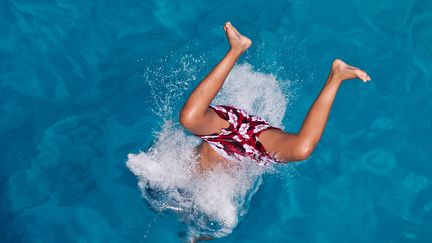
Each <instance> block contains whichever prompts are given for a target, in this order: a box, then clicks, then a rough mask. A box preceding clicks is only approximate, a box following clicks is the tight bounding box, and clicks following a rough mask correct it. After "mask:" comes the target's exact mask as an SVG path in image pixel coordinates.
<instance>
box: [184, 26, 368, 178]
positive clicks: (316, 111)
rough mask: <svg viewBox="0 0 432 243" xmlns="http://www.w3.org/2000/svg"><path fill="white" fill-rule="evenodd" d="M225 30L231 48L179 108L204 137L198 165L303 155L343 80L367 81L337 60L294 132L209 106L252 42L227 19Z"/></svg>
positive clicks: (314, 140) (281, 160) (192, 129)
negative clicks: (298, 129)
mask: <svg viewBox="0 0 432 243" xmlns="http://www.w3.org/2000/svg"><path fill="white" fill-rule="evenodd" d="M224 30H225V34H226V37H227V39H228V42H229V44H230V48H229V50H228V52H227V53H226V55H225V56H224V57H223V59H222V60H221V61H220V62H219V63H218V64H217V65H216V66H215V67H214V69H213V70H212V71H211V72H210V73H209V74H208V75H207V76H206V77H205V78H204V79H203V80H202V81H201V82H200V83H199V85H198V86H197V87H196V88H195V89H194V91H193V92H192V94H191V95H190V96H189V97H188V99H187V101H186V103H185V104H184V106H183V108H182V109H181V112H180V117H179V121H180V124H181V125H182V126H183V127H184V128H186V129H187V130H189V131H190V132H191V133H192V134H194V135H196V136H199V137H201V138H202V139H203V142H202V143H201V144H200V145H199V146H198V147H197V152H198V155H199V157H198V160H199V166H200V168H201V169H202V170H206V169H209V168H213V167H214V166H215V165H216V164H220V163H223V164H229V163H230V161H232V160H242V158H249V159H252V160H255V161H256V162H257V163H258V164H260V165H264V164H268V163H273V162H275V163H286V162H294V161H302V160H306V159H307V158H308V157H309V156H310V155H311V153H312V152H313V150H314V149H315V147H316V145H317V144H318V142H319V140H320V138H321V135H322V133H323V131H324V128H325V126H326V123H327V119H328V116H329V113H330V109H331V107H332V104H333V101H334V99H335V96H336V93H337V91H338V89H339V87H340V85H341V84H342V82H343V81H344V80H349V79H354V78H358V79H360V80H362V81H363V82H368V81H370V80H371V79H370V77H369V75H368V74H367V73H366V72H365V71H362V70H360V69H358V68H356V67H352V66H349V65H347V64H346V63H345V62H343V61H341V60H339V59H336V60H334V61H333V63H332V66H331V70H330V73H329V75H328V78H327V81H326V82H325V84H324V87H323V88H322V90H321V92H320V94H319V96H318V97H317V98H316V100H315V102H314V103H313V105H312V107H311V108H310V110H309V112H308V114H307V116H306V118H305V120H304V121H303V124H302V126H301V129H300V131H299V132H298V133H287V132H284V131H282V130H281V129H279V128H276V127H273V126H271V125H270V124H269V123H268V122H267V121H265V120H264V119H262V118H260V117H258V116H254V115H251V114H248V113H247V112H246V111H244V110H242V109H239V108H236V107H232V106H227V105H217V106H213V105H210V104H211V102H212V100H213V99H214V98H215V96H216V95H217V93H218V92H219V90H220V89H221V88H222V86H223V84H224V81H225V79H226V77H227V76H228V74H229V72H230V71H231V69H232V68H233V66H234V64H235V63H236V61H237V59H238V58H239V57H240V56H241V55H242V53H244V52H245V51H246V50H247V49H248V48H249V47H250V46H251V44H252V42H251V40H250V39H249V38H247V37H246V36H243V35H242V34H240V33H239V32H238V31H237V30H236V28H234V26H233V25H232V24H231V23H230V22H227V23H225V25H224Z"/></svg>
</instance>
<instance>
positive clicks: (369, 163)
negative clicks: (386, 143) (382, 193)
mask: <svg viewBox="0 0 432 243" xmlns="http://www.w3.org/2000/svg"><path fill="white" fill-rule="evenodd" d="M362 164H363V167H364V169H366V170H367V171H369V172H371V173H373V174H377V175H385V174H388V173H389V172H390V171H391V170H392V169H394V168H395V166H396V164H397V160H396V157H395V155H394V154H393V153H392V152H390V151H385V150H373V151H371V152H369V153H367V154H366V155H364V156H363V159H362Z"/></svg>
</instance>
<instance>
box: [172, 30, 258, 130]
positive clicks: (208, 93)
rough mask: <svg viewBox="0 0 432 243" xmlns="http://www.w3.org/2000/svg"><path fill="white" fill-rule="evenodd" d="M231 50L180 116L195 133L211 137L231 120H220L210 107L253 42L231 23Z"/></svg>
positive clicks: (181, 120) (227, 33)
mask: <svg viewBox="0 0 432 243" xmlns="http://www.w3.org/2000/svg"><path fill="white" fill-rule="evenodd" d="M224 29H225V34H226V36H227V39H228V42H229V44H230V49H229V51H228V52H227V53H226V55H225V57H224V58H223V59H222V60H221V61H220V62H219V63H218V64H217V65H216V67H214V69H213V70H212V71H211V72H210V73H209V74H208V75H207V77H205V78H204V79H203V80H202V81H201V83H200V84H199V85H198V86H197V87H196V88H195V90H194V91H193V92H192V94H191V95H190V97H189V98H188V100H187V101H186V104H185V105H184V107H183V109H182V110H181V113H180V123H181V124H182V125H183V126H184V127H185V128H187V129H188V130H189V131H191V132H192V133H195V134H210V133H214V132H218V131H219V130H220V129H221V128H223V127H227V126H228V124H227V121H225V120H223V119H222V118H220V117H219V116H218V115H217V114H216V113H215V112H214V111H213V110H211V109H209V108H208V107H209V105H210V103H211V102H212V100H213V99H214V97H215V96H216V94H217V93H218V92H219V90H220V89H221V88H222V85H223V83H224V81H225V79H226V77H227V76H228V74H229V72H230V71H231V69H232V67H233V66H234V64H235V62H236V61H237V59H238V58H239V57H240V55H241V54H242V53H243V52H244V51H246V50H247V49H248V48H249V46H250V45H251V44H252V42H251V41H250V40H249V39H248V38H247V37H245V36H243V35H241V34H240V33H239V32H238V31H237V30H236V29H235V28H234V26H232V25H231V23H230V22H227V23H226V24H225V26H224Z"/></svg>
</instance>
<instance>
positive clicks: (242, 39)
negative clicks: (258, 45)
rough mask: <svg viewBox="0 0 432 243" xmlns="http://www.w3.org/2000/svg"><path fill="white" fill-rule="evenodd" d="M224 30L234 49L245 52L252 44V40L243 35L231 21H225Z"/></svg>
mask: <svg viewBox="0 0 432 243" xmlns="http://www.w3.org/2000/svg"><path fill="white" fill-rule="evenodd" d="M224 30H225V34H226V36H227V39H228V42H229V44H230V45H231V49H232V50H235V51H240V53H243V52H244V51H246V50H247V49H248V48H249V47H250V46H251V44H252V41H251V40H250V39H249V38H247V37H246V36H244V35H241V34H240V33H239V32H238V31H237V30H236V28H234V26H233V25H232V24H231V23H230V22H226V23H225V25H224Z"/></svg>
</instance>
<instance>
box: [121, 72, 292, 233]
mask: <svg viewBox="0 0 432 243" xmlns="http://www.w3.org/2000/svg"><path fill="white" fill-rule="evenodd" d="M159 85H160V82H159ZM167 87H169V86H167ZM171 87H173V86H171ZM182 89H183V90H184V87H182ZM171 91H173V90H171ZM166 99H169V97H167V98H166ZM286 100H287V99H286V97H285V96H284V94H283V93H282V90H281V88H280V85H279V83H278V81H277V80H276V78H275V77H274V76H273V75H269V74H263V73H258V72H255V71H253V70H252V67H251V65H249V64H242V65H237V66H235V67H234V69H233V70H232V72H231V73H230V75H229V76H228V78H227V80H226V82H225V84H224V87H223V89H222V90H221V92H220V93H219V95H218V96H217V97H216V99H215V102H214V104H227V105H234V106H237V107H239V108H243V109H245V110H247V111H248V112H250V113H251V114H255V115H258V116H261V117H263V118H265V119H267V120H268V121H270V122H271V123H272V124H273V125H275V126H279V127H280V126H281V125H282V118H283V116H284V114H285V111H286V102H287V101H286ZM170 102H177V101H173V100H164V101H163V102H161V103H157V104H156V105H160V106H165V107H166V106H169V107H173V106H172V105H170ZM156 109H157V110H158V111H161V110H163V109H164V107H156ZM167 119H169V118H167ZM199 143H200V139H199V138H196V137H192V136H189V135H186V133H185V131H184V130H183V128H181V126H180V125H179V124H177V123H173V122H171V121H166V122H165V124H164V126H163V129H162V131H160V132H159V133H157V141H156V142H155V144H154V145H153V146H152V147H151V148H150V149H149V150H148V151H142V152H140V153H138V154H129V155H128V160H127V166H128V167H129V169H130V170H131V171H132V172H133V173H134V174H135V175H136V176H137V177H138V181H139V182H138V186H139V188H140V190H141V191H142V194H143V197H144V198H145V199H146V200H147V201H148V202H149V204H150V205H151V206H152V207H153V208H154V209H155V210H157V211H166V210H169V211H174V212H177V213H179V215H180V218H181V220H182V221H183V222H184V223H185V224H186V225H187V228H188V231H189V232H188V234H189V236H190V237H194V236H200V235H206V236H213V237H222V236H225V235H227V234H229V233H231V232H232V230H233V229H234V227H235V226H236V225H237V224H238V222H239V220H240V218H241V217H242V216H243V215H244V214H245V213H246V212H247V209H248V205H249V202H250V199H251V197H252V196H253V195H254V194H255V192H256V191H257V190H258V188H259V186H260V184H261V182H262V179H261V175H262V174H263V173H264V172H267V171H270V170H272V168H271V167H259V166H257V165H256V163H255V162H253V161H242V162H243V163H240V164H237V165H236V166H235V167H233V168H230V169H229V170H227V169H221V168H215V169H214V170H212V171H207V172H205V173H202V174H199V173H197V172H196V171H195V167H196V165H197V160H196V154H195V147H196V146H197V145H198V144H199Z"/></svg>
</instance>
